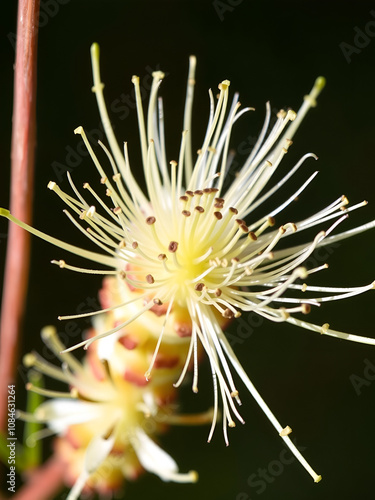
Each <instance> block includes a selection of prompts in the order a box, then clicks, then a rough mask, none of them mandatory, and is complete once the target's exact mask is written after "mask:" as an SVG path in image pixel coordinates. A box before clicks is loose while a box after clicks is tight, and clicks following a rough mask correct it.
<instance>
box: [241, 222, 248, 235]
mask: <svg viewBox="0 0 375 500" xmlns="http://www.w3.org/2000/svg"><path fill="white" fill-rule="evenodd" d="M240 229H242V231H243V232H244V233H248V232H249V228H248V227H247V225H246V224H241V225H240Z"/></svg>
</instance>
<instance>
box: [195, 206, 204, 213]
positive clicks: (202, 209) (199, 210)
mask: <svg viewBox="0 0 375 500" xmlns="http://www.w3.org/2000/svg"><path fill="white" fill-rule="evenodd" d="M194 210H196V211H197V212H199V213H200V214H203V212H204V208H203V207H201V206H200V205H197V206H196V207H195V208H194Z"/></svg>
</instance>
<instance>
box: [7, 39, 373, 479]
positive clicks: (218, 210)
mask: <svg viewBox="0 0 375 500" xmlns="http://www.w3.org/2000/svg"><path fill="white" fill-rule="evenodd" d="M92 61H93V76H94V86H93V89H92V90H93V91H94V93H95V95H96V98H97V102H98V106H99V111H100V115H101V119H102V123H103V126H104V129H105V131H106V134H107V139H108V143H109V146H110V149H109V150H108V149H107V148H106V146H104V145H103V144H101V143H100V146H101V147H102V149H103V151H104V153H105V155H106V156H107V158H108V162H109V163H110V165H111V167H112V170H113V172H112V174H111V175H109V174H108V173H106V172H105V170H104V169H103V167H102V166H101V162H100V161H99V159H98V157H97V156H96V154H95V153H94V151H93V149H92V147H91V145H90V143H89V142H88V140H87V137H86V134H85V132H84V130H83V128H82V127H78V128H77V129H76V130H75V133H76V134H79V135H80V136H81V137H82V139H83V141H84V143H85V145H86V147H87V149H88V151H89V153H90V156H91V158H92V160H93V162H94V164H95V167H96V168H97V170H98V172H99V176H100V178H101V183H102V184H103V187H105V189H106V193H105V194H106V196H107V201H105V197H103V195H100V194H97V192H96V191H95V190H94V189H93V188H92V187H91V184H89V183H85V184H84V186H83V187H84V189H85V191H86V192H87V197H84V196H83V195H82V194H81V192H80V191H79V190H78V189H77V188H76V186H75V185H74V183H73V181H72V179H71V176H70V175H69V174H68V178H69V182H70V184H71V187H72V190H73V192H74V196H71V195H69V194H67V193H65V192H63V191H62V190H61V189H60V188H59V187H58V186H57V185H56V184H55V183H54V182H50V183H49V188H50V189H51V190H53V191H54V192H55V193H56V194H57V195H58V196H60V198H61V199H62V200H63V201H64V202H65V203H66V204H67V205H68V207H69V209H70V211H68V210H66V211H65V213H66V214H67V216H68V217H69V218H70V219H71V221H72V222H73V224H74V225H75V226H76V227H77V228H78V229H79V230H80V231H82V232H83V233H84V234H85V235H86V236H87V237H88V238H89V239H90V240H92V241H93V242H94V243H95V244H96V245H97V246H98V247H100V249H101V250H102V253H95V252H93V251H88V250H84V249H81V248H77V247H74V246H72V245H69V244H67V243H65V242H62V241H59V240H56V239H55V238H52V237H50V236H47V235H44V234H42V233H40V232H38V231H37V230H35V229H33V228H30V227H29V226H26V225H25V224H23V223H22V222H20V221H18V220H17V219H15V218H14V217H12V216H11V215H10V214H9V213H8V212H6V211H2V212H1V215H4V216H7V217H8V218H9V219H11V220H13V221H15V222H16V223H17V224H19V225H20V226H22V227H24V228H26V229H28V230H29V231H31V232H33V233H34V234H36V235H38V236H41V237H42V238H44V239H46V240H47V241H49V242H51V243H53V244H55V245H57V246H59V247H61V248H63V249H66V250H68V251H70V252H72V253H74V254H76V255H79V256H82V257H84V258H87V259H88V260H91V261H94V262H97V263H99V264H102V265H104V266H107V267H109V268H110V269H111V271H109V272H108V271H104V270H102V269H100V270H92V269H82V268H78V267H75V266H72V265H68V264H67V263H66V262H65V261H61V260H60V261H54V263H55V264H58V265H60V267H62V268H66V269H71V270H74V271H78V272H87V273H99V274H100V273H101V274H113V275H115V276H117V278H118V283H119V284H118V286H119V288H120V290H122V291H121V292H120V293H121V295H122V297H123V299H124V300H123V302H122V303H118V304H116V305H114V306H112V307H111V308H109V309H108V310H111V311H112V310H113V309H114V308H116V307H118V308H121V310H126V308H127V307H129V310H131V311H132V314H126V320H125V321H123V322H122V323H120V324H118V325H117V326H116V327H114V328H112V329H110V330H108V331H103V332H102V333H100V334H99V335H97V336H96V337H94V338H91V339H89V340H85V341H83V342H81V343H79V344H77V345H76V346H74V347H72V348H70V349H68V350H71V349H74V348H77V347H80V346H85V347H86V348H87V347H88V346H89V345H90V344H91V343H92V342H94V341H95V340H98V339H103V338H105V337H107V336H109V335H113V334H115V333H117V332H120V331H121V330H123V329H124V328H126V327H127V325H129V324H131V323H132V321H134V320H136V319H137V318H139V317H141V316H142V315H143V314H146V313H147V312H148V311H157V309H158V308H164V309H160V311H161V313H160V314H162V315H163V317H164V322H163V324H162V326H161V327H160V325H158V335H159V341H158V344H157V346H156V349H155V353H154V356H153V359H152V360H151V363H150V366H149V369H148V370H147V371H146V374H145V376H146V378H148V377H149V376H150V374H151V371H152V368H153V364H154V361H155V359H156V356H157V352H158V348H159V345H160V344H161V342H162V341H163V335H164V331H165V329H168V328H169V325H170V323H171V317H172V315H173V314H174V311H175V310H177V309H179V310H181V309H184V310H186V311H187V312H188V315H189V318H190V330H189V331H188V332H187V335H189V336H190V339H191V342H190V349H189V353H188V356H187V359H186V365H185V369H184V370H183V371H182V374H181V377H180V378H179V380H178V381H177V383H176V385H179V384H180V383H181V381H182V379H183V377H184V375H185V372H186V367H187V366H188V364H189V362H190V360H191V358H193V359H194V379H193V390H195V391H197V390H198V388H197V377H198V371H197V370H198V363H197V361H196V359H197V357H196V352H197V345H198V343H200V344H201V345H202V346H203V348H204V350H205V351H206V353H207V355H208V358H209V361H210V364H211V369H212V378H213V384H214V394H215V396H214V398H215V399H214V401H215V415H214V418H213V423H212V428H211V431H210V434H209V440H210V439H211V437H212V434H213V431H214V428H215V424H216V420H217V412H218V395H219V393H220V396H221V398H222V402H223V410H224V418H223V431H224V436H225V440H226V442H227V443H228V438H227V425H229V426H230V427H232V426H234V425H235V423H234V420H233V416H232V415H235V416H236V417H237V418H238V419H239V420H240V421H242V419H241V416H240V415H239V413H238V410H237V407H236V405H235V402H236V401H237V402H238V403H239V402H240V401H239V396H238V391H237V389H236V386H235V382H234V380H233V378H232V374H231V368H234V370H235V371H236V372H237V374H238V375H239V376H240V378H241V379H242V381H243V382H244V384H245V385H246V387H247V388H248V390H249V391H250V392H251V394H252V395H253V396H254V398H255V399H256V401H257V402H258V404H259V405H260V406H261V408H262V409H263V411H264V412H265V413H266V415H267V417H268V418H269V419H270V421H271V423H272V424H273V426H274V427H275V429H276V430H277V432H278V433H279V434H280V436H281V437H282V439H283V440H284V442H285V443H286V445H287V446H288V447H289V448H290V449H291V450H292V451H293V453H294V454H295V455H296V457H297V458H298V460H299V461H300V462H301V463H302V465H303V466H304V467H305V468H306V470H307V471H308V472H309V473H310V474H311V476H312V477H313V478H314V480H315V481H316V482H318V481H319V480H320V478H321V477H320V476H319V475H317V474H316V473H315V472H314V470H313V469H312V468H311V467H310V465H309V464H308V463H307V462H306V460H305V459H304V458H303V457H302V455H301V454H300V453H299V451H298V450H297V449H296V447H295V446H294V445H293V443H292V441H291V440H290V438H289V437H288V434H289V433H290V432H291V429H290V428H289V427H288V426H286V427H285V426H282V425H281V424H280V423H279V422H278V420H277V419H276V417H275V416H274V415H273V414H272V412H271V410H270V409H269V408H268V406H267V405H266V403H265V402H264V401H263V399H262V398H261V396H260V395H259V393H258V392H257V390H256V389H255V387H254V386H253V384H252V382H251V381H250V379H249V377H248V375H247V374H246V372H245V370H244V369H243V367H242V366H241V364H240V363H239V361H238V359H237V357H236V355H235V353H234V352H233V350H232V348H231V346H230V344H229V342H228V340H227V338H226V336H225V334H224V333H223V328H224V327H225V326H226V324H227V323H228V322H229V321H230V320H231V319H232V318H234V319H235V318H238V317H239V316H240V315H241V314H242V313H245V312H249V311H252V312H255V313H257V314H259V315H260V316H262V317H264V318H267V319H269V320H270V321H274V322H284V321H286V322H289V323H291V324H293V325H296V326H300V327H302V328H305V329H309V330H312V331H315V332H318V333H322V334H325V335H330V336H333V337H337V338H342V339H346V340H355V341H357V342H364V343H368V344H375V340H374V339H369V338H364V337H356V336H354V335H350V334H346V333H342V332H338V331H335V330H332V329H331V328H329V326H328V325H327V324H325V325H323V326H319V325H314V324H311V323H308V322H306V321H304V320H302V319H300V318H299V317H298V316H294V315H295V314H299V313H302V314H306V313H308V312H309V310H310V308H311V307H314V306H319V305H320V304H321V303H323V302H327V301H331V300H336V299H343V298H347V297H349V296H352V295H355V294H359V293H363V292H365V291H367V290H370V289H372V288H374V286H373V284H372V283H371V284H369V285H366V286H362V287H357V288H355V287H353V288H329V287H316V286H308V285H307V284H305V283H301V282H300V281H299V280H300V279H302V280H304V279H306V278H308V276H309V275H310V274H312V273H316V272H318V271H320V270H322V269H324V268H325V267H326V265H323V266H320V267H318V268H315V269H306V268H305V267H303V264H304V262H305V261H306V260H307V259H308V258H309V256H310V255H311V254H312V253H313V252H314V250H316V249H317V248H319V247H321V246H323V245H327V244H331V243H333V242H336V241H339V240H341V239H344V238H346V237H348V236H351V235H354V234H357V233H359V232H362V231H364V230H366V229H369V228H370V227H374V222H371V223H369V224H366V225H364V226H361V227H358V228H356V229H352V230H349V231H347V232H344V233H340V234H336V235H333V234H332V233H333V231H334V230H335V229H336V228H337V226H338V225H339V224H340V223H341V222H342V221H343V220H344V219H346V218H347V216H348V213H349V212H350V211H352V210H355V209H356V208H358V207H361V206H363V205H365V204H366V202H362V203H359V204H357V205H354V206H352V207H348V200H347V198H346V197H344V196H340V197H339V198H338V199H336V200H334V201H333V202H332V203H331V204H330V205H329V206H327V207H320V208H319V210H318V212H316V213H314V214H311V215H310V216H309V217H308V218H306V219H303V220H294V221H291V222H290V221H285V222H284V223H283V224H282V225H280V226H279V227H278V228H275V216H276V215H278V214H280V213H281V212H282V211H283V210H284V209H285V208H286V207H287V206H288V205H289V204H290V203H292V201H293V200H294V199H295V198H296V197H297V196H299V195H300V194H301V193H302V192H303V191H304V189H305V188H306V187H307V186H308V185H309V184H310V182H311V181H312V180H313V179H314V178H315V176H316V173H317V172H315V173H314V174H312V175H311V176H310V177H308V178H307V180H306V181H305V182H304V183H303V184H302V186H301V187H300V188H299V189H298V190H297V191H296V192H294V193H292V195H290V196H288V197H287V199H285V200H284V201H283V202H282V203H281V204H276V206H275V208H274V209H273V210H272V211H271V212H269V213H266V214H265V215H264V217H261V218H260V219H258V220H257V219H254V218H253V215H252V214H253V212H254V210H255V209H256V208H258V207H259V206H260V205H261V204H262V203H263V202H264V201H265V200H268V199H273V198H272V197H273V195H274V194H275V193H276V192H277V191H278V190H279V189H280V188H281V187H282V186H283V185H284V184H285V183H286V181H288V179H289V178H290V177H291V176H292V175H293V174H295V173H296V171H297V170H298V169H299V168H300V167H301V166H302V165H303V164H304V162H305V161H306V160H308V159H309V158H313V159H317V158H316V156H315V155H314V154H312V153H309V154H306V155H304V156H303V157H302V158H301V159H300V161H299V162H298V163H297V164H296V165H295V166H293V168H291V169H289V171H288V172H287V173H286V174H285V175H284V177H283V178H282V179H281V180H280V181H278V182H277V183H276V184H274V185H272V184H270V181H271V178H272V176H273V174H274V172H275V171H276V169H277V168H279V166H280V164H281V160H282V159H283V157H284V156H285V154H286V153H287V151H288V148H289V147H290V146H291V144H292V138H293V136H294V134H295V132H296V131H297V129H298V127H299V125H300V123H301V121H302V120H303V118H304V116H305V115H306V113H307V111H308V110H309V108H310V107H313V106H315V105H316V98H317V96H318V94H319V93H320V91H321V90H322V88H323V86H324V79H323V78H322V77H320V78H318V79H317V80H316V82H315V84H314V86H313V88H312V90H311V92H310V93H309V94H308V95H307V96H305V98H304V102H303V104H302V106H301V108H300V110H299V111H298V113H295V112H294V111H292V110H289V111H284V110H281V111H280V112H279V113H278V114H277V120H276V123H275V124H274V125H273V127H270V119H271V111H270V106H269V104H267V108H266V119H265V122H264V126H263V129H262V131H261V133H260V136H259V139H258V141H257V143H256V144H255V146H254V148H253V150H252V152H251V154H250V155H249V156H248V157H247V158H246V159H245V161H244V162H243V165H242V167H241V169H240V170H239V172H237V175H236V177H235V178H233V181H232V182H231V183H230V184H229V186H228V187H226V185H227V183H226V180H227V177H228V175H229V172H230V164H231V162H232V160H233V154H232V153H231V152H230V149H229V144H230V137H231V132H232V128H233V126H234V124H235V123H236V122H237V120H238V119H239V118H240V117H241V116H242V115H243V114H244V113H245V112H247V111H249V110H250V108H245V109H243V110H242V111H239V108H240V103H239V101H238V95H237V94H235V95H234V98H233V101H232V104H231V105H230V106H229V111H228V99H229V86H230V82H229V81H227V80H224V81H223V82H222V83H221V84H220V85H219V91H220V92H219V95H218V98H217V102H216V103H215V98H214V95H213V93H212V92H211V91H209V100H210V114H209V119H208V125H207V130H206V134H205V137H204V139H203V143H202V146H201V149H200V150H199V151H198V154H197V159H196V160H195V162H194V161H193V157H194V154H193V151H192V148H191V130H192V126H191V122H192V120H191V115H192V104H193V93H194V84H195V58H194V57H191V58H190V71H189V76H188V87H187V95H186V102H185V116H184V125H183V129H184V130H183V132H182V137H181V147H180V152H179V155H178V158H177V161H170V162H168V161H167V158H166V152H165V142H164V117H163V103H162V100H161V99H160V98H159V99H158V89H159V86H160V83H161V81H162V80H163V77H164V74H163V73H162V72H160V71H158V72H155V73H154V74H153V83H152V88H151V92H150V99H149V106H148V111H147V120H145V119H144V110H143V107H142V100H141V95H140V86H139V78H138V77H136V76H134V77H133V78H132V81H133V83H134V87H135V94H136V101H137V113H138V122H139V133H140V143H141V154H142V160H143V171H144V178H145V182H146V187H147V192H146V193H143V191H142V190H141V188H140V187H139V185H138V183H137V181H136V179H135V177H134V175H133V173H132V172H133V171H134V170H135V169H133V170H132V168H131V167H130V160H129V154H128V147H127V144H126V143H125V145H124V154H123V153H122V152H121V150H120V147H119V145H118V143H117V141H116V139H115V136H114V134H113V130H112V128H111V124H110V119H109V116H108V113H107V109H106V106H105V102H104V97H103V87H104V85H103V83H102V82H101V78H100V72H99V48H98V46H97V45H96V44H94V45H93V46H92ZM82 222H84V223H86V224H87V226H88V228H87V229H84V227H83V226H82ZM316 226H320V227H323V229H320V230H319V232H317V233H315V234H314V235H313V237H312V238H311V236H309V237H308V239H307V242H306V243H305V244H298V245H295V244H293V240H292V241H291V246H289V247H286V246H285V245H284V246H283V249H281V250H277V245H278V243H279V241H280V240H285V239H286V238H289V237H290V236H292V235H293V234H294V233H295V232H298V233H302V232H303V231H305V230H307V229H312V228H315V227H316ZM286 291H291V292H293V291H294V292H295V296H293V297H292V296H290V294H288V296H285V295H284V292H286ZM306 292H311V295H308V293H306ZM172 323H173V322H172ZM150 328H151V329H152V328H153V327H152V326H150ZM68 350H67V351H68Z"/></svg>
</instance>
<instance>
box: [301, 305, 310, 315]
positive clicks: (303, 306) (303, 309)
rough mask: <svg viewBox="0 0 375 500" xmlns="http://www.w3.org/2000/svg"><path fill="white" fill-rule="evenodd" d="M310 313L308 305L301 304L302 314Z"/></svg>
mask: <svg viewBox="0 0 375 500" xmlns="http://www.w3.org/2000/svg"><path fill="white" fill-rule="evenodd" d="M310 311H311V306H310V304H302V314H309V312H310Z"/></svg>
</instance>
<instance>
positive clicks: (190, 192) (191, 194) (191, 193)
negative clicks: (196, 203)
mask: <svg viewBox="0 0 375 500" xmlns="http://www.w3.org/2000/svg"><path fill="white" fill-rule="evenodd" d="M186 194H187V195H188V196H194V193H193V191H186Z"/></svg>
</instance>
